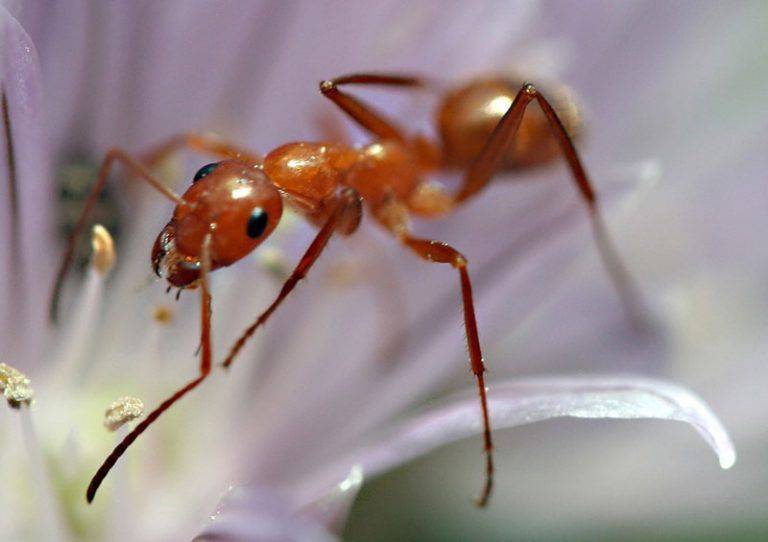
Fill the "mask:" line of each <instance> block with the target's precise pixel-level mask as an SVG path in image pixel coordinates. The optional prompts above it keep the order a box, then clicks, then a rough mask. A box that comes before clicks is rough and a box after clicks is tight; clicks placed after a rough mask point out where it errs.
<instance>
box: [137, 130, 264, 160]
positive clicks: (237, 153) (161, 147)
mask: <svg viewBox="0 0 768 542" xmlns="http://www.w3.org/2000/svg"><path fill="white" fill-rule="evenodd" d="M182 149H189V150H191V151H194V152H197V153H201V154H210V155H213V156H216V157H218V158H220V159H222V160H226V159H228V160H237V161H238V162H243V163H244V164H248V165H250V166H258V165H261V163H262V157H261V155H259V154H255V153H253V152H252V151H250V150H248V149H245V148H243V147H240V146H238V145H235V144H234V143H231V142H229V141H226V140H224V139H221V138H220V137H218V136H215V135H213V134H201V133H197V132H185V133H181V134H176V135H174V136H171V137H169V138H168V139H166V140H165V141H162V142H160V143H158V144H157V145H155V146H153V147H152V148H150V149H148V150H146V151H145V152H143V153H142V154H141V161H142V162H143V163H144V164H146V165H147V166H149V167H154V166H156V165H157V164H158V163H160V162H162V161H163V160H165V159H166V158H167V157H168V156H170V155H171V154H173V153H175V152H178V151H180V150H182Z"/></svg>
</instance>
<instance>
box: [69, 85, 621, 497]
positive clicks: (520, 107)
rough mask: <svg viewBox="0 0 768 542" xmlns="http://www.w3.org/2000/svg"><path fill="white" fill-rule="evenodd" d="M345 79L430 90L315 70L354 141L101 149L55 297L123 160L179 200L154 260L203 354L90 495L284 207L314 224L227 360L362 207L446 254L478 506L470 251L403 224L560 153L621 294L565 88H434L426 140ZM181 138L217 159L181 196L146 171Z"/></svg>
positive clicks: (434, 258)
mask: <svg viewBox="0 0 768 542" xmlns="http://www.w3.org/2000/svg"><path fill="white" fill-rule="evenodd" d="M346 85H383V86H388V87H401V88H411V89H413V88H418V87H427V84H426V83H425V81H423V80H422V79H419V78H415V77H405V76H397V75H379V74H356V75H350V76H346V77H341V78H337V79H334V80H329V81H323V82H322V83H321V84H320V91H321V92H322V94H323V95H324V96H326V97H327V98H329V99H330V100H331V101H333V102H334V103H335V104H336V105H337V106H338V107H340V108H341V109H342V110H343V111H344V112H345V113H346V114H347V115H348V116H349V117H350V118H351V119H352V120H354V121H355V122H357V123H358V124H359V125H360V126H362V127H363V128H364V129H366V130H367V131H368V132H369V133H370V134H371V136H372V140H371V142H370V143H368V144H366V145H363V146H361V147H356V146H350V145H347V144H344V143H341V142H337V141H320V142H305V141H302V142H293V143H288V144H285V145H282V146H280V147H277V148H276V149H274V150H272V151H271V152H269V153H268V154H266V155H265V156H264V157H263V158H262V157H261V156H259V155H257V154H255V153H252V152H251V151H248V150H247V149H243V148H240V147H238V146H236V145H233V144H231V143H228V142H225V141H223V140H221V139H218V138H216V137H212V136H207V135H202V134H196V133H189V134H182V135H178V136H174V137H173V138H170V139H169V140H167V141H166V142H164V143H162V144H160V145H158V146H157V147H155V148H153V149H152V150H151V151H149V152H147V153H145V154H143V155H141V157H140V158H139V159H134V158H132V157H131V156H130V155H128V154H127V153H125V152H124V151H121V150H119V149H113V150H112V151H110V152H109V153H108V154H107V157H106V159H105V161H104V164H103V165H102V168H101V170H100V173H99V177H98V180H97V183H96V185H95V186H94V189H93V192H92V195H91V198H90V199H89V201H88V203H87V204H86V206H85V209H84V211H83V214H82V216H81V219H80V226H79V228H77V229H76V231H75V233H74V234H73V236H72V240H71V242H70V247H69V251H68V252H67V255H66V257H65V259H64V262H63V264H62V267H61V269H60V271H59V275H58V277H57V282H56V287H55V288H54V299H56V298H57V297H58V291H59V288H60V286H61V282H62V280H63V277H64V275H65V273H66V270H67V268H68V266H69V263H70V260H71V257H72V247H73V245H74V241H75V239H76V236H77V234H78V233H79V231H81V230H82V224H84V223H85V220H86V219H87V216H88V214H89V213H90V211H91V208H92V207H93V204H94V201H95V200H96V198H98V195H99V193H100V192H101V191H102V190H103V188H104V186H105V183H106V179H107V175H108V173H109V170H110V168H111V166H112V164H113V163H114V162H115V161H116V160H117V161H121V162H122V163H123V164H124V165H125V166H127V167H128V168H129V170H130V172H131V173H132V174H133V175H134V176H138V177H140V178H142V179H144V180H145V181H147V182H148V183H149V184H150V185H152V186H153V187H154V188H155V189H157V190H158V191H159V192H160V193H161V194H163V195H164V196H165V197H167V198H168V199H170V200H171V201H172V202H173V203H174V204H175V205H176V208H175V210H174V212H173V216H172V218H171V220H170V221H169V222H168V224H167V225H166V226H165V228H163V230H162V231H161V232H160V234H159V235H158V237H157V240H156V241H155V244H154V247H153V250H152V265H153V268H154V270H155V272H156V273H157V274H158V275H159V276H160V277H162V278H164V279H165V280H167V281H168V283H169V284H170V285H171V286H175V287H179V288H197V287H199V288H200V291H201V315H202V323H201V363H200V374H199V375H198V377H197V378H195V379H194V380H192V381H191V382H189V383H188V384H187V385H186V386H184V387H183V388H181V389H180V390H178V391H177V392H176V393H175V394H173V395H172V396H171V397H170V398H169V399H167V400H166V401H165V402H163V403H162V404H161V405H160V406H159V407H158V408H157V409H155V410H154V411H153V412H152V413H150V414H149V416H148V417H147V418H146V419H145V420H144V421H142V422H141V423H140V424H138V425H137V426H136V428H135V429H134V430H133V431H132V432H131V433H130V434H129V435H128V436H127V437H126V438H125V440H123V442H121V443H120V444H119V445H118V446H117V447H116V448H115V449H114V451H113V452H112V453H111V454H110V455H109V457H108V458H107V459H106V460H105V462H104V464H103V465H102V466H101V468H100V469H99V470H98V472H97V473H96V475H95V476H94V478H93V480H92V481H91V484H90V486H89V488H88V492H87V498H88V501H89V502H90V501H91V500H92V499H93V497H94V495H95V493H96V490H97V489H98V487H99V485H100V484H101V481H102V480H103V479H104V477H105V476H106V474H107V473H108V472H109V470H110V469H111V468H112V466H113V465H114V464H115V462H116V461H117V459H118V458H119V457H120V456H121V455H122V454H123V453H124V452H125V450H126V449H127V448H128V446H129V445H130V444H131V443H132V442H133V441H134V440H135V439H136V438H137V437H138V436H139V435H140V434H141V433H142V432H143V431H144V430H145V429H146V428H147V427H149V425H151V424H152V423H153V422H154V421H155V420H156V419H157V418H158V417H159V416H160V415H161V414H162V413H163V412H164V411H165V410H167V409H168V408H169V407H170V406H171V405H172V404H173V403H174V402H176V401H177V400H178V399H180V398H181V397H182V396H184V395H185V394H186V393H188V392H189V391H191V390H192V389H194V388H195V387H197V386H198V385H199V384H200V383H201V382H202V381H203V380H204V379H205V378H206V377H207V376H208V374H209V373H210V371H211V345H210V326H211V313H210V294H209V290H208V286H207V274H208V273H210V272H211V271H214V270H216V269H218V268H221V267H227V266H229V265H232V264H233V263H235V262H236V261H238V260H240V259H241V258H243V257H244V256H246V255H247V254H249V253H250V252H251V251H253V250H254V249H255V248H256V247H257V246H258V245H259V244H260V243H261V242H263V241H264V239H266V238H267V237H268V236H269V235H270V234H271V233H272V232H273V231H274V229H275V228H276V227H277V225H278V223H279V222H280V218H281V216H282V214H283V209H284V206H286V205H288V206H290V207H291V208H292V209H293V210H295V211H297V212H298V213H300V214H301V215H303V216H304V217H306V219H307V220H308V221H309V222H310V223H311V224H313V225H315V226H317V227H319V231H318V233H317V235H316V237H315V239H314V241H313V242H312V244H311V245H310V246H309V248H308V249H307V251H306V253H305V254H304V256H303V257H302V258H301V260H300V261H299V263H298V265H297V266H296V268H295V269H294V271H293V273H292V274H291V275H290V277H289V278H288V279H287V280H286V282H285V284H284V285H283V287H282V289H281V290H280V292H279V294H278V295H277V297H276V298H275V300H274V301H273V303H272V304H271V305H270V306H269V307H268V308H267V309H266V310H265V311H264V312H263V313H262V314H261V315H259V317H258V318H257V319H256V320H255V321H254V322H253V323H252V324H251V325H250V326H249V327H248V328H247V329H246V330H245V331H244V332H243V333H242V335H241V337H240V338H239V339H238V341H237V342H236V343H235V344H234V345H233V346H232V348H231V349H230V351H229V354H228V356H227V357H226V359H225V360H224V361H223V365H224V366H225V367H227V366H229V365H230V364H231V363H232V361H233V360H234V359H235V356H236V355H237V353H238V352H239V351H240V350H241V348H242V347H243V345H244V344H245V343H246V341H247V340H248V339H249V338H250V337H251V335H252V334H253V333H254V332H255V331H256V329H257V328H258V327H259V326H260V325H262V324H263V323H264V322H265V321H266V320H267V319H268V318H269V316H270V315H271V314H272V313H273V312H274V311H275V310H276V308H277V307H278V306H279V305H280V304H281V303H282V301H283V300H284V299H285V298H286V296H288V294H289V293H290V292H291V291H292V290H293V289H294V287H295V286H296V284H297V283H298V282H299V281H300V280H301V279H302V278H304V276H305V275H306V274H307V272H308V271H309V269H310V268H311V267H312V265H313V264H314V262H315V261H316V260H317V258H318V257H319V256H320V254H321V253H322V251H323V249H324V248H325V246H326V244H327V243H328V241H329V239H330V238H331V237H332V235H334V234H341V235H350V234H352V233H353V232H354V231H355V230H356V229H357V227H358V225H359V223H360V221H361V219H362V216H363V209H364V208H365V209H366V210H367V211H368V213H369V214H370V216H371V217H372V218H373V219H374V220H375V221H376V222H378V223H379V224H380V225H381V226H383V227H384V228H385V229H386V230H387V231H389V232H390V233H391V234H392V235H393V237H395V238H396V239H397V240H398V241H399V242H400V243H402V244H403V246H405V247H406V248H408V249H409V250H410V251H412V252H413V253H415V254H416V255H417V256H419V257H421V258H423V259H424V260H426V261H429V262H435V263H446V264H449V265H451V266H452V267H453V268H454V269H456V271H457V272H458V273H459V279H460V288H461V296H462V302H463V306H464V324H465V329H466V334H467V343H468V353H469V360H470V365H471V368H472V372H473V374H474V376H475V378H476V381H477V386H478V394H479V397H480V404H481V407H482V409H481V412H482V417H483V424H484V432H483V434H484V450H485V457H486V482H485V485H484V488H483V490H482V493H481V494H480V497H479V499H478V504H479V505H484V504H485V503H486V502H487V500H488V497H489V495H490V493H491V487H492V481H493V460H492V447H493V446H492V441H491V428H490V416H489V411H488V404H487V397H486V386H485V381H484V372H485V367H484V364H483V359H482V353H481V349H480V339H479V334H478V331H477V323H476V319H475V311H474V305H473V299H472V286H471V281H470V277H469V272H468V269H467V266H468V261H467V259H466V258H465V257H464V256H463V255H462V254H461V253H460V252H458V251H457V250H455V249H454V248H453V247H451V246H450V245H448V244H446V243H443V242H440V241H435V240H431V239H423V238H419V237H415V236H414V235H412V233H411V223H410V217H411V216H417V217H423V218H439V217H444V216H446V215H449V214H450V212H451V211H452V210H453V209H455V208H456V207H457V206H459V205H461V204H462V203H464V202H465V201H467V200H468V199H469V198H470V197H471V196H473V195H474V194H476V193H477V192H479V191H480V190H482V189H483V188H484V187H485V186H486V185H487V184H488V183H489V182H490V180H491V178H492V176H493V175H494V173H496V172H498V171H502V170H506V171H510V170H522V169H525V168H529V167H532V166H538V165H542V164H547V163H549V162H551V161H553V160H554V159H555V158H556V157H557V155H558V153H560V154H562V155H563V156H564V157H565V159H566V161H567V162H568V165H569V167H570V169H571V173H572V175H573V178H574V181H575V184H576V187H577V190H578V191H579V193H580V194H581V196H582V198H583V199H584V201H585V203H586V205H587V208H588V210H589V216H590V217H591V219H592V221H593V226H595V233H596V241H597V244H598V247H599V248H600V251H601V254H602V255H603V257H604V260H605V262H606V265H607V267H608V270H609V272H610V273H611V276H612V278H613V279H614V281H615V282H616V284H617V285H618V286H619V290H620V292H622V293H623V295H624V297H625V298H626V297H627V296H626V295H625V294H626V293H627V292H628V291H629V290H630V288H629V282H628V279H627V276H626V274H625V272H624V271H623V269H622V267H621V265H620V263H619V261H618V259H617V258H616V256H615V255H614V254H613V253H612V251H611V250H610V246H609V244H608V242H607V237H606V236H605V232H604V230H603V228H602V226H601V223H600V222H599V214H598V211H597V209H598V208H597V199H596V195H595V192H594V190H593V189H592V186H591V183H590V182H589V180H588V178H587V175H586V172H585V171H584V168H583V167H582V165H581V162H580V160H579V157H578V155H577V153H576V150H575V148H574V147H573V143H572V139H571V135H572V134H574V133H576V132H577V131H578V129H579V127H580V118H579V113H578V109H577V107H576V105H575V103H574V101H573V99H572V98H571V97H570V94H569V93H567V92H566V91H565V90H558V91H557V92H556V96H557V98H556V99H554V100H553V102H552V103H553V104H554V106H553V105H551V104H550V102H549V101H547V99H546V98H544V97H543V96H542V95H541V94H540V93H539V92H538V91H537V89H536V88H535V87H533V85H530V84H525V83H522V82H519V81H513V80H508V79H506V78H503V77H487V78H481V79H476V80H473V81H470V82H468V83H466V84H464V85H461V86H459V87H457V88H455V89H453V90H450V91H449V92H447V93H446V94H445V95H444V96H443V97H442V99H441V101H440V104H439V107H438V110H437V115H436V124H437V132H438V133H439V134H440V140H439V141H431V140H429V139H427V138H425V137H423V136H420V135H409V134H407V133H406V132H405V131H404V130H402V129H401V128H400V127H398V126H397V125H396V124H395V123H394V122H392V121H391V120H390V119H388V118H386V117H385V116H384V115H382V114H380V113H378V112H377V111H375V110H374V109H373V108H371V107H370V106H369V105H367V104H366V103H364V102H363V101H361V100H359V99H358V98H355V97H353V96H351V95H350V94H348V93H346V92H344V91H343V90H342V87H344V86H346ZM534 101H535V102H537V103H538V105H539V108H536V109H534V110H532V113H531V114H530V115H526V116H524V115H523V113H524V112H525V111H526V107H527V105H528V104H530V103H531V102H534ZM182 148H188V149H191V150H193V151H197V152H200V153H205V154H209V155H213V156H216V157H217V158H218V160H219V161H217V162H213V163H210V164H207V165H205V166H203V167H202V168H200V170H199V171H198V172H197V174H196V175H195V177H194V179H193V182H192V184H191V186H190V187H189V188H188V189H187V191H186V192H185V193H184V194H183V195H181V196H179V195H177V194H175V193H174V192H173V191H172V190H170V189H169V188H167V187H165V186H164V185H163V184H162V183H161V182H159V181H158V180H156V179H155V178H154V177H153V176H152V174H151V173H150V171H149V169H148V168H150V167H151V166H152V165H154V164H156V163H158V162H159V161H161V160H163V159H164V158H165V157H166V156H168V155H169V154H170V153H172V152H175V151H177V150H179V149H182ZM449 169H451V170H461V171H463V172H464V176H463V183H462V184H461V186H460V187H459V188H458V190H457V191H456V192H455V193H450V192H448V191H447V190H445V189H444V188H443V187H442V186H441V185H440V184H439V183H436V182H435V179H434V174H435V173H438V172H440V171H443V170H449Z"/></svg>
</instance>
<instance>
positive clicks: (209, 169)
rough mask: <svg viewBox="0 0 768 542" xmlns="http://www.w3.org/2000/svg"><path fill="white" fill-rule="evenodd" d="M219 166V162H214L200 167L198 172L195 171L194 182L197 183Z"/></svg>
mask: <svg viewBox="0 0 768 542" xmlns="http://www.w3.org/2000/svg"><path fill="white" fill-rule="evenodd" d="M217 167H219V163H218V162H214V163H212V164H206V165H204V166H203V167H201V168H200V169H198V170H197V173H195V177H194V178H193V179H192V182H193V183H196V182H197V181H199V180H200V179H202V178H203V177H206V176H207V175H208V174H210V173H211V172H212V171H213V170H214V169H216V168H217Z"/></svg>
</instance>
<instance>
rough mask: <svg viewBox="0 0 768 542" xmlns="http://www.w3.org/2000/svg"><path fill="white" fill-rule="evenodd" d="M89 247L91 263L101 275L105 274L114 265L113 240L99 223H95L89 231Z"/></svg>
mask: <svg viewBox="0 0 768 542" xmlns="http://www.w3.org/2000/svg"><path fill="white" fill-rule="evenodd" d="M91 249H92V251H93V252H92V255H91V265H92V266H93V268H94V269H95V270H96V271H97V272H98V273H99V274H100V275H101V276H102V277H105V276H107V275H108V274H109V272H110V271H111V270H112V268H113V267H114V266H115V259H116V256H115V242H114V240H113V239H112V235H110V233H109V231H107V228H105V227H104V226H102V225H101V224H96V225H95V226H94V227H93V230H92V231H91Z"/></svg>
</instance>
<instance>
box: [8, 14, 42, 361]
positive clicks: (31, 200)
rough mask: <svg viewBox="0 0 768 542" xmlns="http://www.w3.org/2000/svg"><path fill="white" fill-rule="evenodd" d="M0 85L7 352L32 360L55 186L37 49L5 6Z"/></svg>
mask: <svg viewBox="0 0 768 542" xmlns="http://www.w3.org/2000/svg"><path fill="white" fill-rule="evenodd" d="M0 85H1V86H2V90H3V93H4V94H5V97H6V99H7V110H8V121H9V122H8V126H6V123H5V122H4V120H3V118H2V116H0V180H1V181H0V254H2V255H1V256H0V262H2V263H1V264H0V275H2V277H3V278H2V286H1V287H0V296H1V297H0V307H2V309H0V311H1V312H0V322H2V329H3V336H4V337H5V338H7V342H6V341H4V344H3V354H4V355H6V356H8V359H9V360H13V361H12V362H13V363H14V364H15V365H17V366H19V367H29V366H30V365H31V364H32V363H34V360H36V359H38V357H39V353H40V346H42V344H43V342H44V341H42V340H41V339H42V335H41V330H43V329H44V327H45V318H46V316H45V315H46V312H45V300H46V298H47V296H48V288H47V286H46V285H47V284H48V282H49V276H50V273H51V269H52V267H53V266H52V255H53V254H54V251H53V250H52V247H53V242H52V241H53V239H52V236H51V231H52V216H53V212H52V199H53V191H52V190H51V182H50V172H49V169H48V159H47V155H46V153H45V146H44V136H43V133H44V132H43V126H42V122H43V121H42V119H43V114H42V113H43V112H42V103H41V78H40V70H39V66H38V61H37V53H36V52H35V47H34V45H33V44H32V42H31V41H30V39H29V36H28V35H27V34H26V32H25V31H24V29H23V28H22V27H21V26H20V25H19V23H18V22H17V21H16V20H15V19H14V18H13V17H12V16H11V15H10V14H9V13H8V12H7V11H6V10H5V8H3V7H2V6H0ZM0 115H1V113H0ZM6 134H10V141H7V140H6ZM11 155H12V158H13V160H11V159H10V156H11ZM12 163H13V166H12ZM12 184H14V185H15V189H14V188H12ZM14 192H15V194H14ZM14 209H15V210H14ZM14 216H15V217H16V218H14ZM14 224H15V225H14Z"/></svg>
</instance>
